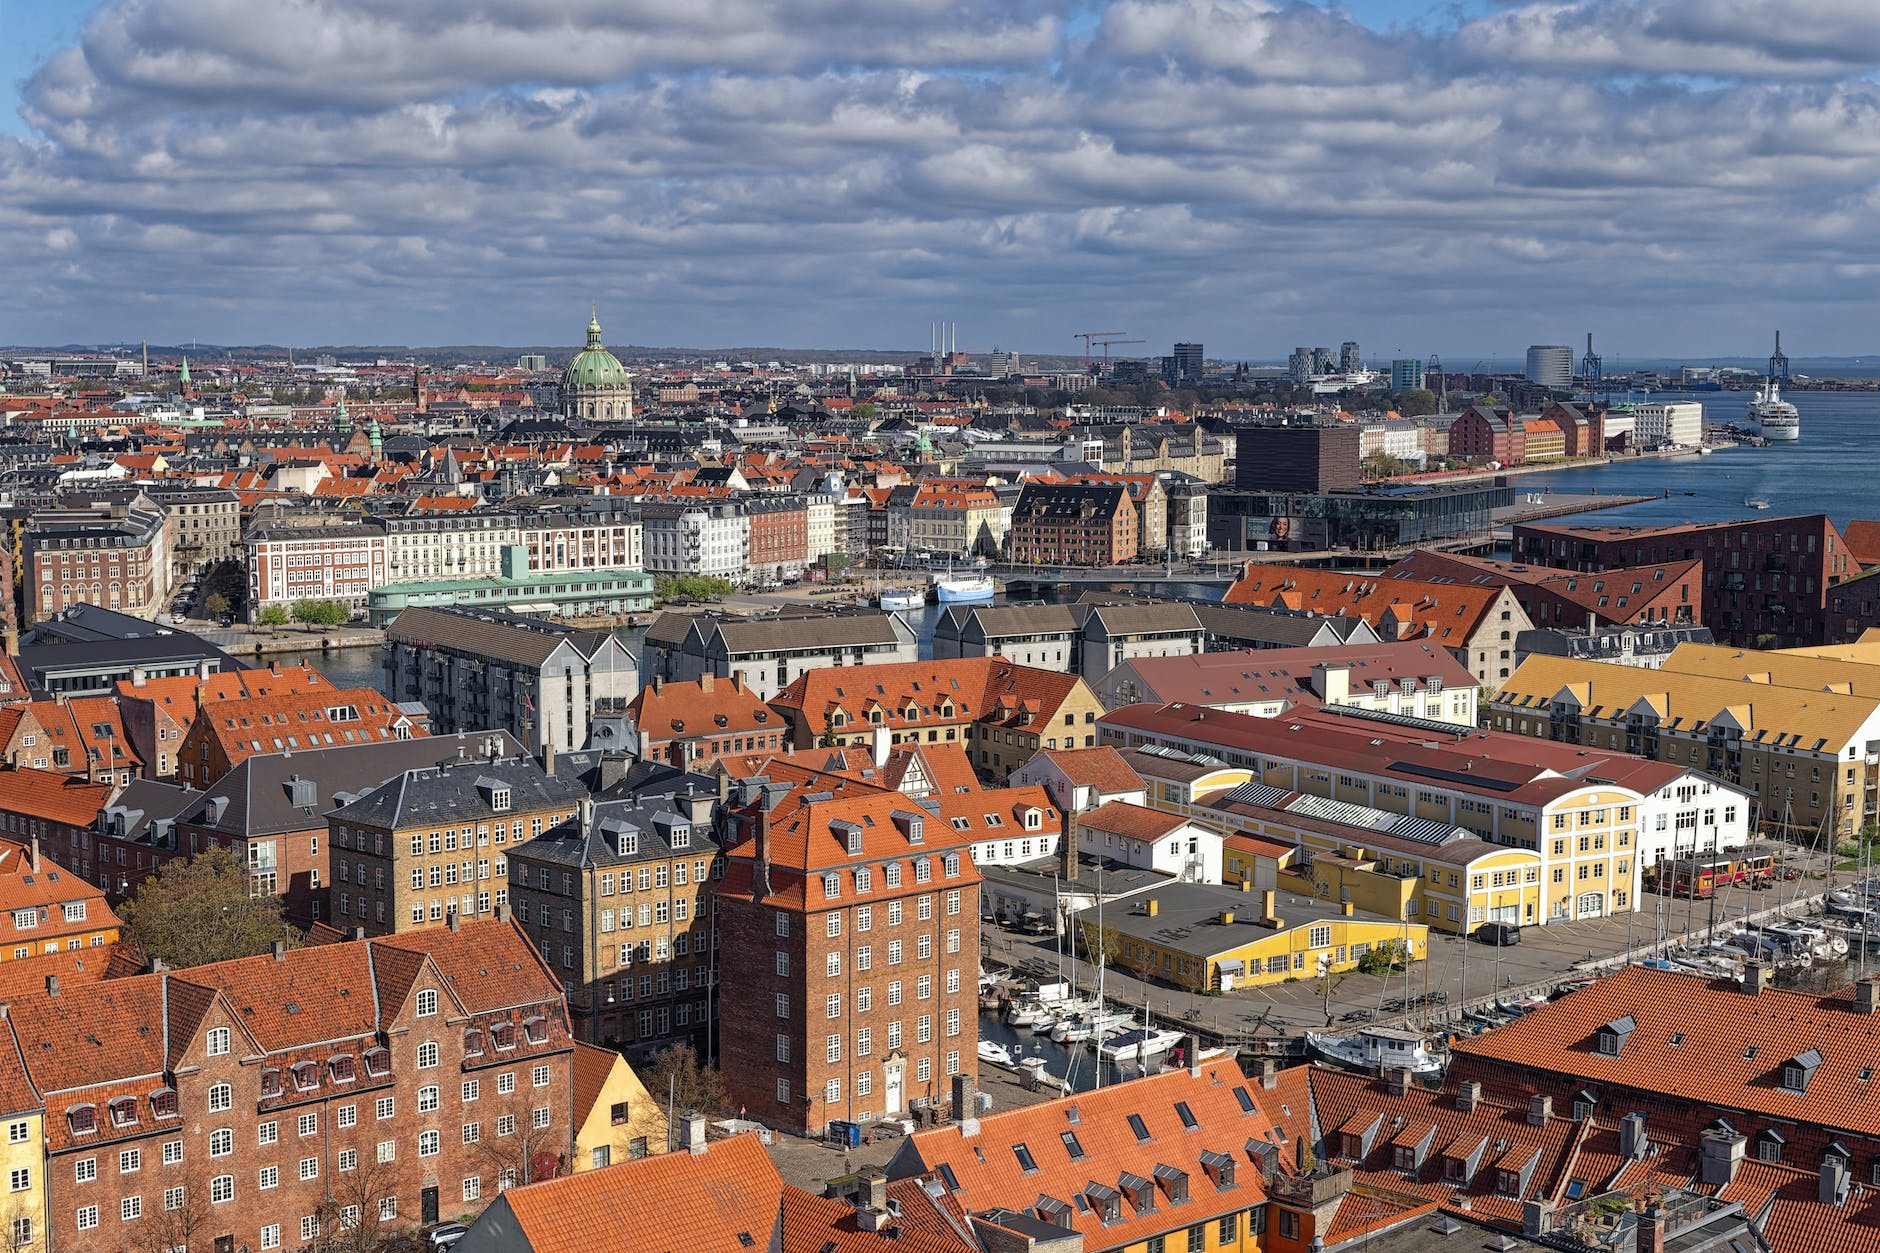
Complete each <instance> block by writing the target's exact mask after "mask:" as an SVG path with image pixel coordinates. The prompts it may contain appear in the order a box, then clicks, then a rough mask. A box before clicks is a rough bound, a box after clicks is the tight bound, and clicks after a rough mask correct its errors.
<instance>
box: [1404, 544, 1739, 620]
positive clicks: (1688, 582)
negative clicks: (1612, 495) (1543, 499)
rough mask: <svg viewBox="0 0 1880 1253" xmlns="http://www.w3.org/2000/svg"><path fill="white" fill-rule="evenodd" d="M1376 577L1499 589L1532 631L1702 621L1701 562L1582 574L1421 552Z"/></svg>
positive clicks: (1434, 551)
mask: <svg viewBox="0 0 1880 1253" xmlns="http://www.w3.org/2000/svg"><path fill="white" fill-rule="evenodd" d="M1384 577H1385V578H1387V579H1409V580H1413V581H1418V582H1424V583H1472V584H1477V585H1480V586H1484V587H1493V586H1501V587H1507V588H1510V589H1511V590H1512V591H1513V592H1514V595H1515V599H1516V600H1518V601H1520V602H1521V608H1522V610H1523V611H1524V612H1525V613H1526V614H1527V616H1528V618H1529V619H1530V620H1531V621H1532V622H1533V623H1534V625H1535V626H1537V627H1584V626H1587V625H1588V624H1591V625H1593V626H1622V625H1626V624H1637V625H1641V626H1644V625H1653V624H1656V625H1664V626H1692V625H1696V624H1698V623H1700V622H1702V621H1703V588H1704V563H1703V561H1702V559H1701V558H1693V559H1691V560H1688V561H1663V562H1658V563H1656V564H1651V565H1642V566H1631V567H1621V568H1618V569H1613V570H1607V571H1603V572H1599V573H1596V574H1592V575H1588V574H1586V573H1583V572H1581V571H1578V570H1561V569H1556V568H1554V567H1552V566H1541V565H1530V564H1527V563H1523V562H1515V561H1498V560H1494V559H1491V558H1487V557H1467V556H1463V555H1462V554H1460V553H1446V552H1439V551H1436V550H1434V549H1426V550H1424V551H1421V552H1415V553H1412V554H1410V555H1409V556H1408V557H1405V558H1404V559H1403V560H1402V561H1399V562H1397V563H1396V564H1395V565H1393V566H1391V567H1390V568H1389V569H1388V570H1385V571H1384Z"/></svg>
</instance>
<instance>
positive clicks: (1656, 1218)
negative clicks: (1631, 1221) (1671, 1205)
mask: <svg viewBox="0 0 1880 1253" xmlns="http://www.w3.org/2000/svg"><path fill="white" fill-rule="evenodd" d="M1638 1253H1665V1212H1664V1210H1662V1209H1660V1208H1659V1207H1658V1206H1657V1205H1648V1206H1646V1207H1645V1209H1644V1211H1643V1212H1642V1213H1640V1214H1639V1216H1638Z"/></svg>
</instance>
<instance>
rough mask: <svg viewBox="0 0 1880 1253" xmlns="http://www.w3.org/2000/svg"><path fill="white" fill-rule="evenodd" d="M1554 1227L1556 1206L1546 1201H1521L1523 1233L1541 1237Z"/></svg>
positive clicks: (1537, 1237)
mask: <svg viewBox="0 0 1880 1253" xmlns="http://www.w3.org/2000/svg"><path fill="white" fill-rule="evenodd" d="M1553 1229H1554V1207H1553V1206H1551V1205H1549V1204H1548V1203H1547V1202H1545V1201H1523V1202H1522V1203H1521V1234H1522V1235H1524V1236H1526V1237H1528V1238H1529V1239H1530V1240H1534V1239H1539V1238H1540V1237H1541V1236H1544V1235H1546V1234H1547V1233H1548V1232H1550V1231H1552V1230H1553Z"/></svg>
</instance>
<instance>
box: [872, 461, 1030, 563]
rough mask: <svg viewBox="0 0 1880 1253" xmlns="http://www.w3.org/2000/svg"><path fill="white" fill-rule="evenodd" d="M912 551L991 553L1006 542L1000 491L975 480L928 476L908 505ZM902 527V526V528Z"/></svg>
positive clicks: (945, 554)
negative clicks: (997, 491)
mask: <svg viewBox="0 0 1880 1253" xmlns="http://www.w3.org/2000/svg"><path fill="white" fill-rule="evenodd" d="M903 508H904V509H905V515H906V530H905V535H904V537H903V538H901V540H900V542H901V543H902V544H904V545H905V547H906V548H907V550H908V551H909V552H925V553H932V554H934V555H935V556H942V557H978V556H991V555H992V554H994V553H996V552H998V551H999V549H1000V548H1001V547H1003V546H1004V544H1005V538H1006V523H1005V514H1004V510H1003V509H1002V508H1001V507H1000V504H999V496H998V493H996V492H994V491H993V490H992V489H991V488H990V487H987V486H986V485H985V484H984V483H979V482H974V481H972V480H970V479H924V480H922V481H921V482H920V483H918V484H915V485H914V489H913V491H912V492H911V493H910V494H909V495H908V497H907V500H906V502H905V504H904V506H903ZM899 529H900V528H898V527H897V528H896V530H897V531H898V530H899Z"/></svg>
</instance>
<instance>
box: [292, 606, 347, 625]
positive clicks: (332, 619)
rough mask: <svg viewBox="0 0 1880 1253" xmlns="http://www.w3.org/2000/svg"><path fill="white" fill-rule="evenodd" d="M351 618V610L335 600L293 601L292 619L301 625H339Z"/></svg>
mask: <svg viewBox="0 0 1880 1253" xmlns="http://www.w3.org/2000/svg"><path fill="white" fill-rule="evenodd" d="M351 618H352V610H350V609H348V608H347V607H346V606H344V605H342V604H340V602H338V601H336V600H297V601H295V602H294V621H295V622H298V623H300V624H301V625H302V626H309V627H330V626H339V625H340V624H341V623H343V622H347V621H349V620H350V619H351Z"/></svg>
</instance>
